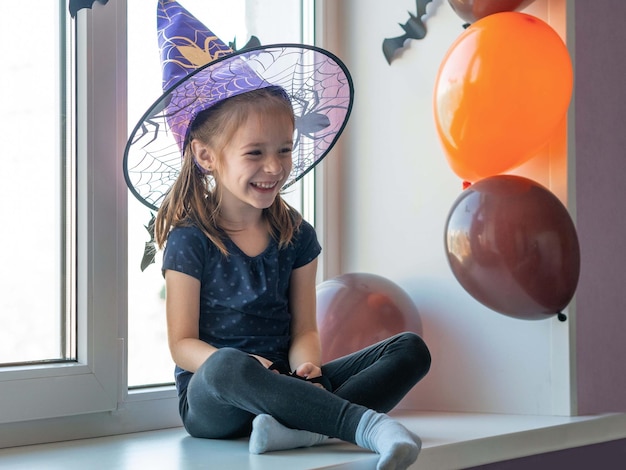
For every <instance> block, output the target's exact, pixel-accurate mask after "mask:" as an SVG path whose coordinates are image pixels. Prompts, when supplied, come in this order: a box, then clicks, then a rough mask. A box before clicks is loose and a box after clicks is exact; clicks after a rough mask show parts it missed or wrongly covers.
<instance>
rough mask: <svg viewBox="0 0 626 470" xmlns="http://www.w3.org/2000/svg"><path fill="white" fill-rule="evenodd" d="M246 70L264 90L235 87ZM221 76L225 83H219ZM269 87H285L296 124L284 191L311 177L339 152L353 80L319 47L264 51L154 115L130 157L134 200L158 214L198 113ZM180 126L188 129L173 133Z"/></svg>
mask: <svg viewBox="0 0 626 470" xmlns="http://www.w3.org/2000/svg"><path fill="white" fill-rule="evenodd" d="M242 63H244V64H245V67H250V68H251V70H253V71H254V72H255V73H256V75H258V77H260V79H261V80H259V81H258V84H256V83H255V84H250V82H249V81H246V83H245V84H243V85H241V86H240V85H239V84H237V83H235V81H237V80H238V79H239V80H240V78H241V77H240V74H238V73H237V67H238V66H239V65H237V64H242ZM225 71H226V72H227V73H230V74H231V75H232V81H230V82H229V86H224V80H223V76H224V72H225ZM217 75H219V79H216V78H215V79H214V77H216V76H217ZM231 85H233V86H231ZM267 86H280V87H282V88H283V89H284V90H285V91H286V93H287V95H288V96H289V98H290V100H291V103H292V106H293V109H294V114H295V116H296V129H295V135H294V149H293V154H292V159H293V169H292V172H291V175H290V176H289V178H288V180H287V182H286V183H285V185H284V187H283V188H286V187H288V186H290V185H292V184H293V183H295V182H296V181H298V180H299V179H301V178H302V177H303V176H304V175H305V174H307V173H308V172H309V171H311V169H313V168H314V167H315V165H316V164H317V163H319V162H320V161H321V160H322V159H323V158H324V157H325V156H326V155H327V154H328V152H329V151H330V150H331V149H332V148H333V146H334V145H335V143H336V142H337V139H338V138H339V136H340V135H341V133H342V132H343V130H344V128H345V126H346V123H347V121H348V117H349V116H350V113H351V110H352V103H353V97H354V87H353V84H352V78H351V76H350V73H349V71H348V69H347V67H346V66H345V65H344V64H343V62H342V61H341V60H340V59H339V58H337V57H336V56H335V55H334V54H332V53H330V52H328V51H326V50H324V49H320V48H318V47H315V46H309V45H303V44H275V45H268V46H260V47H255V48H251V49H245V50H242V51H238V52H234V53H232V54H230V55H228V56H225V57H222V58H220V59H217V60H215V61H213V62H210V63H208V64H206V65H204V66H202V67H200V68H198V69H197V70H195V71H193V72H192V73H190V74H189V75H187V76H186V77H184V78H183V79H181V80H180V81H179V82H177V83H176V84H174V85H173V86H172V87H170V88H169V89H168V90H166V91H165V92H164V93H163V95H161V97H160V98H159V99H158V100H156V101H155V102H154V104H153V105H152V106H151V107H150V108H149V109H148V111H146V113H145V114H144V115H143V117H142V118H141V119H140V120H139V122H138V123H137V125H136V126H135V128H134V129H133V131H132V132H131V134H130V137H129V139H128V142H127V144H126V148H125V150H124V162H123V170H124V178H125V180H126V183H127V185H128V187H129V189H130V191H131V192H132V193H133V195H134V196H135V197H137V199H139V201H141V202H142V203H143V204H144V205H146V206H147V207H149V208H150V209H152V210H158V208H159V206H160V204H161V202H162V201H163V198H164V197H165V195H166V194H167V191H168V190H169V188H170V187H171V185H172V184H173V183H174V181H175V180H176V178H177V177H178V174H179V173H180V169H181V165H182V158H183V157H182V152H181V142H184V139H185V137H186V136H185V135H181V134H183V133H186V130H187V128H188V126H189V124H191V121H193V119H194V118H195V116H196V115H197V114H198V112H200V111H202V110H204V109H207V108H209V107H211V106H213V105H214V104H216V103H218V102H220V101H223V100H224V99H227V98H229V97H231V96H234V95H237V94H241V93H245V92H248V91H251V90H252V89H256V88H264V87H267ZM181 96H183V97H184V99H183V100H181V99H180V97H181ZM181 103H182V104H181ZM173 120H174V121H175V120H178V121H176V122H178V124H180V122H183V124H182V125H178V124H176V125H172V126H171V125H170V124H171V123H172V122H174V121H173ZM173 131H174V132H173Z"/></svg>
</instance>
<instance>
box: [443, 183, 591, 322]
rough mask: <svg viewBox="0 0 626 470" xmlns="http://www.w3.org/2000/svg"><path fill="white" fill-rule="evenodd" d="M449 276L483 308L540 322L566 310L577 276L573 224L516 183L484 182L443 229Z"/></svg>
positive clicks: (550, 198) (556, 203) (534, 186)
mask: <svg viewBox="0 0 626 470" xmlns="http://www.w3.org/2000/svg"><path fill="white" fill-rule="evenodd" d="M445 247H446V253H447V255H448V261H449V263H450V267H451V268H452V272H453V273H454V275H455V277H456V279H457V280H458V281H459V283H460V284H461V285H462V286H463V288H464V289H465V290H466V291H467V292H468V293H469V294H470V295H472V297H474V298H475V299H476V300H478V301H479V302H481V303H482V304H484V305H486V306H487V307H489V308H491V309H492V310H495V311H496V312H499V313H502V314H504V315H508V316H511V317H515V318H522V319H526V320H537V319H545V318H548V316H552V315H555V314H560V313H561V312H562V310H563V309H564V308H565V307H566V306H567V305H568V304H569V302H570V301H571V299H572V297H573V296H574V292H575V291H576V286H577V284H578V277H579V273H580V248H579V245H578V236H577V234H576V229H575V227H574V223H573V222H572V219H571V218H570V216H569V213H568V212H567V209H566V208H565V206H564V205H563V204H562V203H561V201H560V200H559V199H558V198H557V197H556V196H555V195H554V194H552V193H551V192H550V191H549V190H548V189H546V188H544V187H543V186H541V185H540V184H538V183H536V182H534V181H532V180H530V179H527V178H522V177H519V176H512V175H498V176H491V177H488V178H484V179H482V180H480V181H478V182H477V183H475V184H473V185H471V186H470V187H469V188H468V189H466V190H465V191H463V192H462V193H461V195H460V196H459V197H458V198H457V200H456V201H455V202H454V204H453V206H452V209H451V210H450V213H449V214H448V218H447V221H446V229H445Z"/></svg>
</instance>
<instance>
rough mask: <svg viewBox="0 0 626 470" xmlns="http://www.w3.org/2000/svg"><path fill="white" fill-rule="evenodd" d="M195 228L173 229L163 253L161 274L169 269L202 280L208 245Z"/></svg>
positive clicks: (202, 235)
mask: <svg viewBox="0 0 626 470" xmlns="http://www.w3.org/2000/svg"><path fill="white" fill-rule="evenodd" d="M206 240H207V239H206V237H205V236H204V234H203V233H202V232H201V231H200V230H199V229H198V228H196V227H175V228H174V229H172V231H171V232H170V233H169V235H168V237H167V243H166V245H165V250H164V251H163V268H162V270H163V273H165V271H166V270H168V269H170V270H172V271H178V272H181V273H184V274H188V275H189V276H192V277H195V278H196V279H198V280H202V274H203V267H204V265H205V260H206V257H207V250H208V244H207V241H206Z"/></svg>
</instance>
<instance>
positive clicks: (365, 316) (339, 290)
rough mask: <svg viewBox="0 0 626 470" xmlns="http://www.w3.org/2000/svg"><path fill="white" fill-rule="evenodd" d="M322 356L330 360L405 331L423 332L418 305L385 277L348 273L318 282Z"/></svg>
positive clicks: (323, 358) (318, 311) (318, 317)
mask: <svg viewBox="0 0 626 470" xmlns="http://www.w3.org/2000/svg"><path fill="white" fill-rule="evenodd" d="M317 323H318V326H319V332H320V339H321V342H322V360H323V361H324V362H328V361H330V360H332V359H336V358H338V357H341V356H345V355H346V354H350V353H352V352H354V351H358V350H360V349H362V348H364V347H366V346H369V345H370V344H374V343H376V342H378V341H381V340H383V339H386V338H389V337H390V336H393V335H395V334H397V333H401V332H403V331H413V332H414V333H417V334H419V335H421V332H422V324H421V320H420V317H419V312H418V310H417V307H416V306H415V304H414V303H413V300H412V299H411V298H410V297H409V295H408V294H407V293H406V292H405V291H404V290H403V289H402V288H401V287H400V286H398V285H397V284H395V283H394V282H392V281H390V280H389V279H386V278H385V277H382V276H379V275H376V274H369V273H348V274H342V275H341V276H337V277H335V278H332V279H329V280H327V281H324V282H322V283H321V284H319V285H318V286H317Z"/></svg>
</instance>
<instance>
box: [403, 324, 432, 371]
mask: <svg viewBox="0 0 626 470" xmlns="http://www.w3.org/2000/svg"><path fill="white" fill-rule="evenodd" d="M397 338H398V342H399V343H400V344H401V345H402V350H403V352H404V354H403V357H404V360H405V361H407V362H409V364H410V366H409V367H411V369H413V370H416V372H420V373H421V375H422V377H423V376H424V375H426V373H427V372H428V371H429V369H430V364H431V355H430V351H429V349H428V346H427V345H426V342H425V341H424V340H423V339H422V337H421V336H419V335H418V334H416V333H413V332H410V331H408V332H404V333H400V334H399V335H398V337H397Z"/></svg>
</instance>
